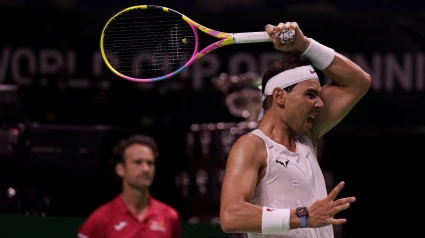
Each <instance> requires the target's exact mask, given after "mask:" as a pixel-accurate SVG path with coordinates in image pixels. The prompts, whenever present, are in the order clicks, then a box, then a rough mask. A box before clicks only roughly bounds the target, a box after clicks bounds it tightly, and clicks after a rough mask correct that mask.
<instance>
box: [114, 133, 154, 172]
mask: <svg viewBox="0 0 425 238" xmlns="http://www.w3.org/2000/svg"><path fill="white" fill-rule="evenodd" d="M133 144H140V145H145V146H147V147H149V148H151V150H152V151H153V154H154V156H155V158H158V156H159V152H158V146H157V144H156V142H155V140H154V139H153V138H152V137H150V136H145V135H140V134H136V135H132V136H130V137H128V138H125V139H122V140H121V141H120V142H119V143H118V144H117V145H116V146H115V148H114V150H113V153H114V155H113V157H112V158H113V159H112V164H111V165H112V166H113V167H115V165H117V164H118V163H123V162H124V151H125V150H126V149H127V148H128V147H129V146H131V145H133Z"/></svg>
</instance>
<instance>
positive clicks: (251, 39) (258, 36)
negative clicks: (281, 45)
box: [233, 31, 272, 44]
mask: <svg viewBox="0 0 425 238" xmlns="http://www.w3.org/2000/svg"><path fill="white" fill-rule="evenodd" d="M270 41H272V38H271V37H270V36H269V34H267V32H265V31H259V32H245V33H234V34H233V43H234V44H245V43H256V42H270Z"/></svg>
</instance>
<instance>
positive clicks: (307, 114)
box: [283, 79, 324, 135]
mask: <svg viewBox="0 0 425 238" xmlns="http://www.w3.org/2000/svg"><path fill="white" fill-rule="evenodd" d="M320 93H321V86H320V81H319V80H318V79H311V80H306V81H303V82H300V83H298V84H297V85H296V86H295V87H294V88H293V89H292V91H291V92H290V93H288V94H287V95H286V102H287V103H285V110H284V113H283V116H284V121H285V123H286V124H287V125H288V126H289V128H290V129H291V131H292V132H293V133H295V134H297V135H305V134H308V133H309V132H310V130H311V128H312V127H313V121H314V118H315V117H316V116H317V113H318V112H319V109H320V108H322V107H324V104H323V101H322V100H321V99H320Z"/></svg>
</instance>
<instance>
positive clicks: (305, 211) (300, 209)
mask: <svg viewBox="0 0 425 238" xmlns="http://www.w3.org/2000/svg"><path fill="white" fill-rule="evenodd" d="M295 212H296V213H297V216H299V217H303V216H307V214H308V209H307V208H306V207H298V208H297V209H296V210H295Z"/></svg>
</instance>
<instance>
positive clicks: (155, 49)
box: [103, 10, 196, 78]
mask: <svg viewBox="0 0 425 238" xmlns="http://www.w3.org/2000/svg"><path fill="white" fill-rule="evenodd" d="M152 12H153V14H152ZM148 14H151V15H148ZM158 14H162V15H158ZM195 44H196V39H195V35H194V33H193V30H192V28H191V27H190V25H189V24H187V23H186V22H185V21H184V20H183V19H182V18H181V16H178V15H174V14H171V13H166V12H163V11H147V10H132V11H129V12H125V13H123V14H121V15H119V16H117V17H116V18H115V19H114V20H112V21H111V22H110V24H109V25H108V28H107V29H106V30H105V32H104V40H103V48H104V51H105V53H106V57H107V60H108V62H109V63H110V64H111V66H112V67H113V68H114V69H116V70H117V71H119V72H120V73H122V74H124V75H127V76H130V77H135V78H140V77H143V78H148V77H159V76H162V75H164V74H168V73H171V72H173V71H175V70H177V69H178V68H180V67H181V66H183V65H184V64H185V63H186V62H187V61H188V60H189V59H190V58H191V56H192V54H193V52H194V49H195Z"/></svg>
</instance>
